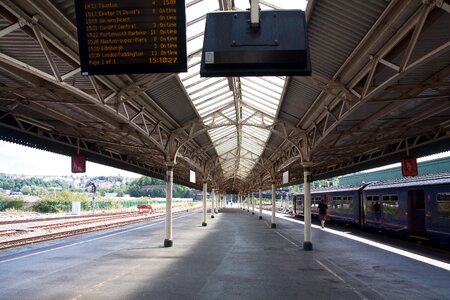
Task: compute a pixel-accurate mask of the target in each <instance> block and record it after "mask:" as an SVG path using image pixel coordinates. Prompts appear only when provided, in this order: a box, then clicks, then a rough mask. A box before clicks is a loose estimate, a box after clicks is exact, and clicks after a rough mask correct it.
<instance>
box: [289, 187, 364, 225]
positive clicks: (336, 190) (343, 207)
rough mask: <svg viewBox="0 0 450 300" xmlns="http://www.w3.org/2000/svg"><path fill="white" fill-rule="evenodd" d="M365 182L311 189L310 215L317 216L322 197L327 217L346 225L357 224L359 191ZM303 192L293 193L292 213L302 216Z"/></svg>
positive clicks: (358, 222) (359, 208) (358, 223)
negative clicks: (326, 206)
mask: <svg viewBox="0 0 450 300" xmlns="http://www.w3.org/2000/svg"><path fill="white" fill-rule="evenodd" d="M364 186H365V184H361V185H356V186H346V187H328V188H317V189H312V190H311V215H312V216H313V217H314V218H318V216H319V211H318V206H319V203H320V202H321V201H322V199H323V200H324V201H325V203H326V204H327V205H328V210H327V219H328V220H331V221H334V222H338V223H343V224H346V225H355V226H359V225H360V224H361V223H360V210H361V207H360V201H359V199H360V193H361V190H362V188H363V187H364ZM303 201H304V195H303V193H296V194H294V203H293V204H294V214H295V215H297V216H303V211H304V207H303Z"/></svg>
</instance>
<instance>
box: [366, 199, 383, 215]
mask: <svg viewBox="0 0 450 300" xmlns="http://www.w3.org/2000/svg"><path fill="white" fill-rule="evenodd" d="M377 202H380V197H379V196H375V195H369V196H367V197H366V211H367V212H369V213H374V212H375V210H374V209H373V208H374V205H375V203H377Z"/></svg>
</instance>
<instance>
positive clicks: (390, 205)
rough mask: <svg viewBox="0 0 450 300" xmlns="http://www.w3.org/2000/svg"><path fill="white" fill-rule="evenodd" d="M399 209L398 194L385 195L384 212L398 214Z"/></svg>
mask: <svg viewBox="0 0 450 300" xmlns="http://www.w3.org/2000/svg"><path fill="white" fill-rule="evenodd" d="M399 211H400V208H399V205H398V195H383V213H384V214H388V215H396V214H397V213H398V212H399Z"/></svg>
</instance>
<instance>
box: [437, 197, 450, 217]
mask: <svg viewBox="0 0 450 300" xmlns="http://www.w3.org/2000/svg"><path fill="white" fill-rule="evenodd" d="M436 200H437V210H438V215H439V217H441V218H447V219H450V193H438V194H437V195H436Z"/></svg>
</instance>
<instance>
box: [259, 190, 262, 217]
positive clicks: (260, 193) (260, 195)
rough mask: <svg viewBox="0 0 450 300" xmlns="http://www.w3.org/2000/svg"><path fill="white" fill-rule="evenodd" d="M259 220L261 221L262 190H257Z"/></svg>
mask: <svg viewBox="0 0 450 300" xmlns="http://www.w3.org/2000/svg"><path fill="white" fill-rule="evenodd" d="M259 219H260V220H262V189H259Z"/></svg>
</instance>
